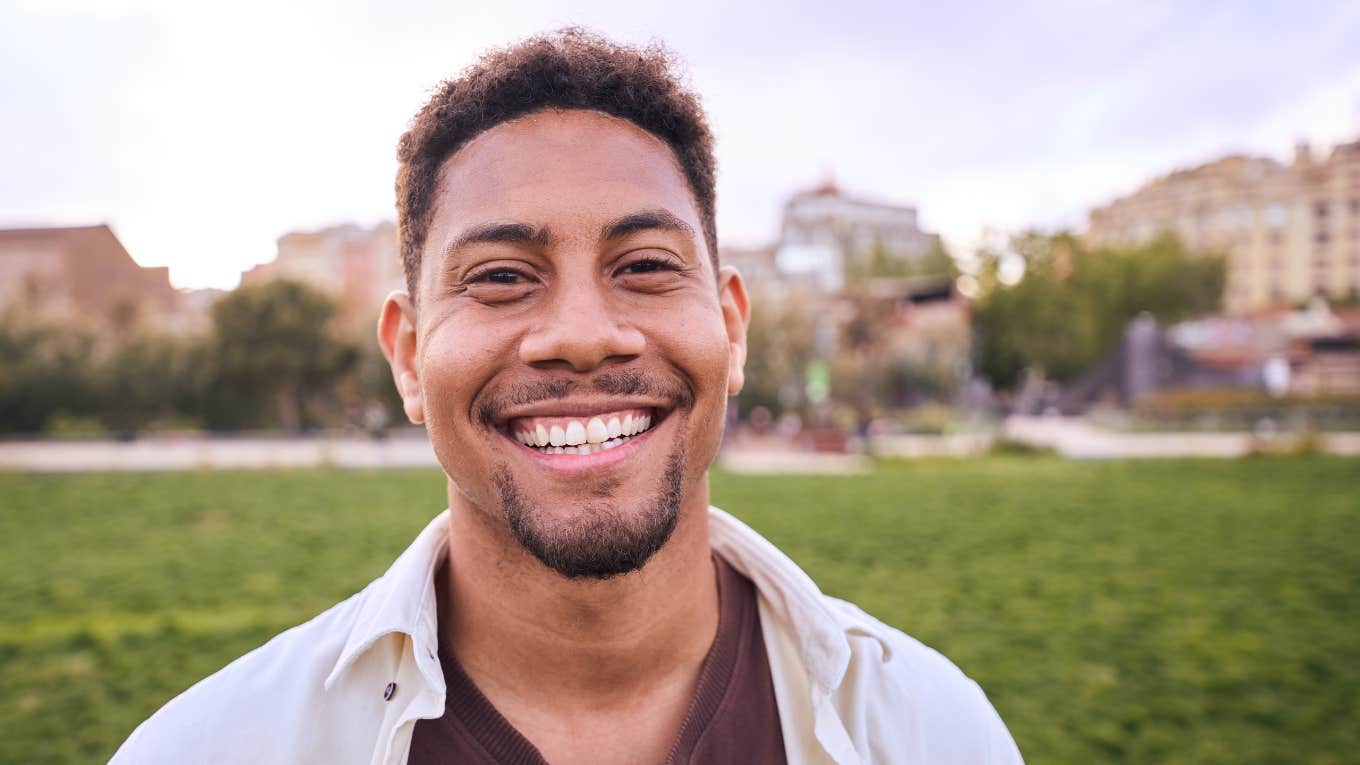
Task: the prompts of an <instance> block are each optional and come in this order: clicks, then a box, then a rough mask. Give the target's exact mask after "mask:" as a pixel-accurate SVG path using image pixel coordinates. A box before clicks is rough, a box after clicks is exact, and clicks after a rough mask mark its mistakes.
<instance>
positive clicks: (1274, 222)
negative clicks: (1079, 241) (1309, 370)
mask: <svg viewBox="0 0 1360 765" xmlns="http://www.w3.org/2000/svg"><path fill="white" fill-rule="evenodd" d="M1089 223H1090V225H1089V228H1088V232H1087V238H1088V240H1089V241H1090V242H1091V244H1093V245H1095V246H1120V245H1136V244H1141V243H1144V242H1146V241H1148V240H1149V239H1152V238H1153V237H1155V236H1157V235H1159V234H1161V233H1162V232H1165V231H1170V232H1173V233H1175V234H1176V235H1178V236H1179V237H1180V238H1181V239H1182V241H1184V242H1185V243H1186V245H1187V246H1188V247H1189V248H1190V249H1191V250H1192V251H1198V252H1217V253H1222V254H1223V255H1225V256H1226V257H1227V267H1228V273H1227V277H1228V278H1227V285H1226V294H1225V295H1224V305H1225V307H1226V308H1227V310H1228V311H1229V312H1230V313H1235V314H1240V313H1244V312H1249V311H1254V310H1258V309H1262V308H1267V307H1271V306H1278V305H1286V304H1300V303H1304V302H1307V301H1308V300H1309V299H1310V298H1312V297H1314V296H1319V295H1320V296H1324V297H1327V298H1330V299H1345V298H1348V297H1351V296H1354V295H1357V294H1360V141H1356V142H1353V143H1348V144H1341V145H1339V146H1336V147H1335V148H1333V149H1332V150H1331V152H1329V153H1327V154H1326V155H1325V156H1322V157H1315V156H1314V153H1313V152H1312V151H1311V150H1310V148H1309V147H1308V146H1307V145H1306V144H1301V145H1300V146H1299V147H1298V148H1297V149H1296V151H1295V155H1294V159H1293V161H1292V162H1291V163H1289V164H1283V163H1280V162H1277V161H1276V160H1274V159H1270V158H1268V157H1251V156H1241V155H1237V156H1229V157H1224V158H1222V159H1218V160H1215V161H1213V162H1209V163H1207V164H1204V165H1200V166H1198V167H1193V168H1190V169H1186V170H1178V171H1176V172H1173V173H1171V174H1169V175H1166V176H1163V177H1161V178H1158V179H1156V180H1154V181H1152V182H1151V183H1149V184H1147V185H1145V186H1143V187H1142V188H1140V189H1139V190H1137V191H1135V192H1134V193H1133V194H1131V195H1129V196H1127V197H1123V198H1121V199H1117V200H1115V201H1114V202H1111V203H1110V204H1108V205H1106V206H1104V207H1101V208H1098V209H1096V210H1093V211H1092V212H1091V214H1090V221H1089Z"/></svg>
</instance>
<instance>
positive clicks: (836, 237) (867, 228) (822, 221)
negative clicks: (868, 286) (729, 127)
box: [776, 181, 939, 290]
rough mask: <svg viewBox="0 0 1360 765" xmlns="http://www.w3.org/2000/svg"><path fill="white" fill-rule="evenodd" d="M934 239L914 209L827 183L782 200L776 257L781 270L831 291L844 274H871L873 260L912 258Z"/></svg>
mask: <svg viewBox="0 0 1360 765" xmlns="http://www.w3.org/2000/svg"><path fill="white" fill-rule="evenodd" d="M938 243H939V237H938V236H937V235H935V234H931V233H927V232H925V231H922V230H921V228H920V225H919V224H918V222H917V217H916V208H915V207H911V206H908V205H893V204H885V203H881V202H870V201H866V200H863V199H857V198H854V197H851V196H848V195H846V194H845V193H843V192H842V191H841V190H840V189H839V188H838V187H837V186H836V184H835V183H834V182H831V181H827V182H825V183H823V184H821V185H820V186H817V187H816V188H813V189H810V190H807V191H803V192H800V193H798V194H795V195H794V196H793V197H792V198H790V199H789V201H788V202H787V203H785V205H784V218H783V224H782V226H781V228H780V235H779V246H778V250H777V254H776V259H777V261H778V265H779V269H780V270H781V271H782V272H784V273H785V274H788V275H790V276H794V277H803V278H806V279H808V280H810V281H812V282H813V283H814V284H815V285H816V286H817V287H819V288H821V289H825V290H836V289H839V288H840V287H841V286H842V285H843V284H844V283H845V281H846V278H847V276H849V275H851V274H854V273H855V272H859V273H864V274H868V273H870V272H871V270H872V268H871V266H872V264H873V262H874V261H875V259H888V260H894V259H895V260H899V261H906V262H911V261H913V260H917V259H920V258H923V257H924V256H926V255H927V254H928V253H929V252H930V251H931V250H932V249H934V248H935V247H936V246H937V245H938Z"/></svg>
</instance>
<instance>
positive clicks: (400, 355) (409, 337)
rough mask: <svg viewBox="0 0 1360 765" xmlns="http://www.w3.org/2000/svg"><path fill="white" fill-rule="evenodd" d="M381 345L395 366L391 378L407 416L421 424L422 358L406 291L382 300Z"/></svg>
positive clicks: (399, 291) (380, 319)
mask: <svg viewBox="0 0 1360 765" xmlns="http://www.w3.org/2000/svg"><path fill="white" fill-rule="evenodd" d="M378 344H379V345H380V346H382V352H383V356H386V357H387V363H388V364H389V365H390V366H391V367H392V381H393V382H395V383H396V385H397V393H399V394H401V405H402V409H404V410H405V412H406V418H407V419H409V420H410V421H411V422H413V423H415V424H417V425H419V424H420V423H422V422H424V421H425V404H424V399H423V397H422V396H421V392H420V357H419V355H418V354H417V352H416V345H417V343H416V312H415V307H414V306H413V305H412V304H411V298H410V296H408V295H407V294H406V292H405V291H403V290H395V291H393V292H392V293H391V294H390V295H388V296H387V300H386V301H385V302H384V303H383V307H382V314H381V315H380V316H379V318H378Z"/></svg>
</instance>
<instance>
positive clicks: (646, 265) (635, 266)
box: [623, 258, 672, 274]
mask: <svg viewBox="0 0 1360 765" xmlns="http://www.w3.org/2000/svg"><path fill="white" fill-rule="evenodd" d="M667 268H672V266H671V265H670V264H669V263H666V262H665V261H662V260H658V259H656V258H643V259H641V260H635V261H633V262H632V263H629V264H628V265H626V266H624V267H623V272H624V273H626V274H650V273H655V272H656V271H660V270H662V269H667Z"/></svg>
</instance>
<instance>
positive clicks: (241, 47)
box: [0, 0, 1360, 288]
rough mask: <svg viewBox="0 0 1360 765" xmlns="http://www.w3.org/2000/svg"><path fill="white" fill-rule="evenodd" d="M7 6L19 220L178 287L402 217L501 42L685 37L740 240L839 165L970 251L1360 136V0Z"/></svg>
mask: <svg viewBox="0 0 1360 765" xmlns="http://www.w3.org/2000/svg"><path fill="white" fill-rule="evenodd" d="M655 6H656V7H646V6H645V5H644V4H641V3H636V2H631V1H628V0H616V1H614V2H578V3H564V2H545V1H543V0H527V1H524V2H515V3H483V2H479V3H470V2H466V0H464V1H463V2H450V1H445V2H438V3H434V2H410V1H409V0H386V1H385V2H381V3H379V2H350V1H348V0H331V1H330V2H305V3H304V2H291V3H290V2H281V1H278V0H276V1H274V2H256V1H255V0H239V1H237V2H232V3H211V4H209V3H197V2H186V1H184V0H166V1H160V0H143V1H139V0H0V30H3V31H0V36H3V45H0V109H2V110H3V112H2V114H3V119H0V226H5V227H8V226H28V225H85V224H92V223H108V224H110V225H111V226H112V227H113V229H114V231H115V232H116V233H117V234H118V236H119V238H120V239H121V240H122V241H123V243H124V244H125V245H126V246H127V248H128V250H129V251H130V252H131V254H132V255H133V257H134V258H135V259H136V260H137V261H138V262H139V263H141V264H142V265H146V266H162V265H164V266H169V267H170V276H171V280H172V281H173V282H174V283H175V284H176V285H177V286H181V287H205V286H212V287H219V288H230V287H233V286H235V284H236V283H237V281H238V279H239V275H240V272H241V271H243V270H245V269H247V268H249V267H250V266H252V265H254V264H256V263H260V262H265V261H268V260H270V259H272V258H273V256H274V252H275V240H276V239H277V238H278V237H279V236H280V235H282V234H284V233H285V232H288V231H293V230H306V229H314V228H320V227H323V226H326V225H332V224H336V223H344V222H357V223H360V224H363V225H369V224H372V223H376V222H378V221H380V220H390V219H393V218H394V217H395V207H394V201H393V199H394V197H393V191H392V186H393V179H394V177H395V173H396V157H395V154H396V142H397V139H398V137H399V136H400V135H401V133H402V132H403V130H404V129H405V127H406V124H407V122H408V120H409V119H410V117H411V116H412V115H413V114H414V113H415V112H416V110H417V109H418V108H419V107H420V106H421V104H422V103H424V101H425V100H426V99H427V98H428V97H429V95H430V93H431V90H432V88H433V87H434V86H435V85H436V84H438V83H439V82H440V81H441V80H444V79H446V78H449V77H452V76H454V75H456V74H457V73H458V71H459V70H461V69H463V68H464V67H466V66H468V65H469V64H471V63H472V62H473V61H475V60H476V58H477V56H478V54H479V53H480V52H482V51H484V50H486V49H487V48H489V47H493V46H501V45H505V44H508V43H510V42H513V41H515V40H517V39H521V38H523V37H525V36H528V35H531V34H534V33H536V32H541V31H545V30H550V29H553V28H556V27H560V26H564V25H568V24H575V25H582V26H587V27H591V28H593V29H595V30H597V31H599V32H602V33H604V34H607V35H609V36H611V37H614V38H616V39H620V40H623V41H627V42H634V43H647V42H650V41H656V40H659V41H662V42H664V43H665V44H666V45H667V46H668V47H670V48H671V49H672V50H673V51H674V52H675V53H676V54H677V55H678V57H679V59H680V61H681V62H682V64H683V71H684V73H685V76H686V78H687V81H688V82H689V84H690V85H691V86H692V87H693V88H694V89H695V90H697V91H698V92H699V93H700V94H701V96H702V98H703V103H704V105H705V107H706V109H707V111H708V114H709V119H710V122H711V123H712V127H713V129H714V132H715V134H716V136H717V155H718V165H719V183H718V231H719V238H720V239H721V240H722V242H723V243H724V244H728V245H736V246H758V245H762V244H767V243H770V242H772V241H773V240H774V239H775V237H776V236H777V232H778V224H779V216H780V211H781V208H782V205H783V203H784V201H785V200H786V199H787V198H788V196H789V195H790V194H792V193H794V192H796V191H798V190H800V189H803V188H807V187H809V186H813V185H816V184H817V183H819V182H820V181H822V180H823V179H826V178H828V177H830V178H834V179H835V181H836V182H837V184H838V185H839V186H840V187H841V188H842V189H844V190H846V191H847V192H849V193H852V194H854V195H856V196H860V197H864V198H868V199H873V200H878V201H886V202H897V203H904V204H910V205H914V206H916V207H917V209H918V210H919V213H920V221H921V224H922V226H923V227H924V228H926V229H927V230H931V231H936V232H939V233H941V234H942V235H944V237H945V240H946V242H947V243H948V244H949V245H950V247H951V248H952V249H953V250H954V251H955V253H956V254H964V253H967V252H970V251H971V249H972V248H974V247H976V246H978V244H979V243H980V242H984V241H995V240H996V239H997V238H998V237H1000V236H1003V235H1004V234H1005V233H1006V232H1012V231H1018V230H1022V229H1025V228H1030V227H1037V228H1043V229H1056V228H1061V227H1067V228H1074V229H1080V228H1081V226H1082V225H1083V224H1084V221H1085V216H1086V212H1087V211H1088V210H1089V209H1090V208H1091V207H1093V206H1098V205H1100V204H1103V203H1106V202H1108V201H1110V200H1111V199H1113V198H1114V197H1117V196H1119V195H1122V194H1127V193H1129V192H1131V191H1133V190H1135V189H1136V188H1137V187H1138V186H1139V185H1141V184H1142V183H1144V182H1146V181H1148V180H1150V179H1151V178H1153V177H1155V176H1157V175H1161V174H1164V173H1166V172H1169V171H1171V170H1173V169H1176V168H1178V167H1185V166H1189V165H1193V164H1197V163H1200V162H1204V161H1208V160H1211V159H1214V158H1216V157H1218V156H1222V155H1224V154H1229V153H1239V152H1249V153H1254V154H1264V155H1268V156H1274V157H1276V158H1278V159H1281V160H1287V159H1288V157H1289V156H1290V155H1291V153H1292V151H1293V146H1294V144H1295V142H1296V141H1300V140H1307V141H1310V142H1311V143H1312V144H1313V146H1314V147H1315V148H1324V149H1325V148H1327V147H1329V146H1330V145H1331V144H1334V143H1337V142H1341V141H1349V140H1357V139H1360V0H1346V1H1344V2H1216V1H1214V0H1199V1H1198V2H1188V1H1187V2H1180V3H1173V2H1163V1H1162V0H1141V1H1140V2H1113V1H1106V0H1086V1H1085V2H1079V1H1078V0H1047V1H1046V2H1015V1H1014V0H1012V1H1011V2H981V1H978V2H968V1H961V2H953V3H940V2H869V3H854V2H846V3H840V4H832V3H826V2H820V3H809V2H801V0H791V1H789V2H779V3H773V2H771V3H742V2H737V1H735V0H727V1H726V2H710V1H709V0H695V1H694V2H689V3H684V4H679V3H667V4H655Z"/></svg>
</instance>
